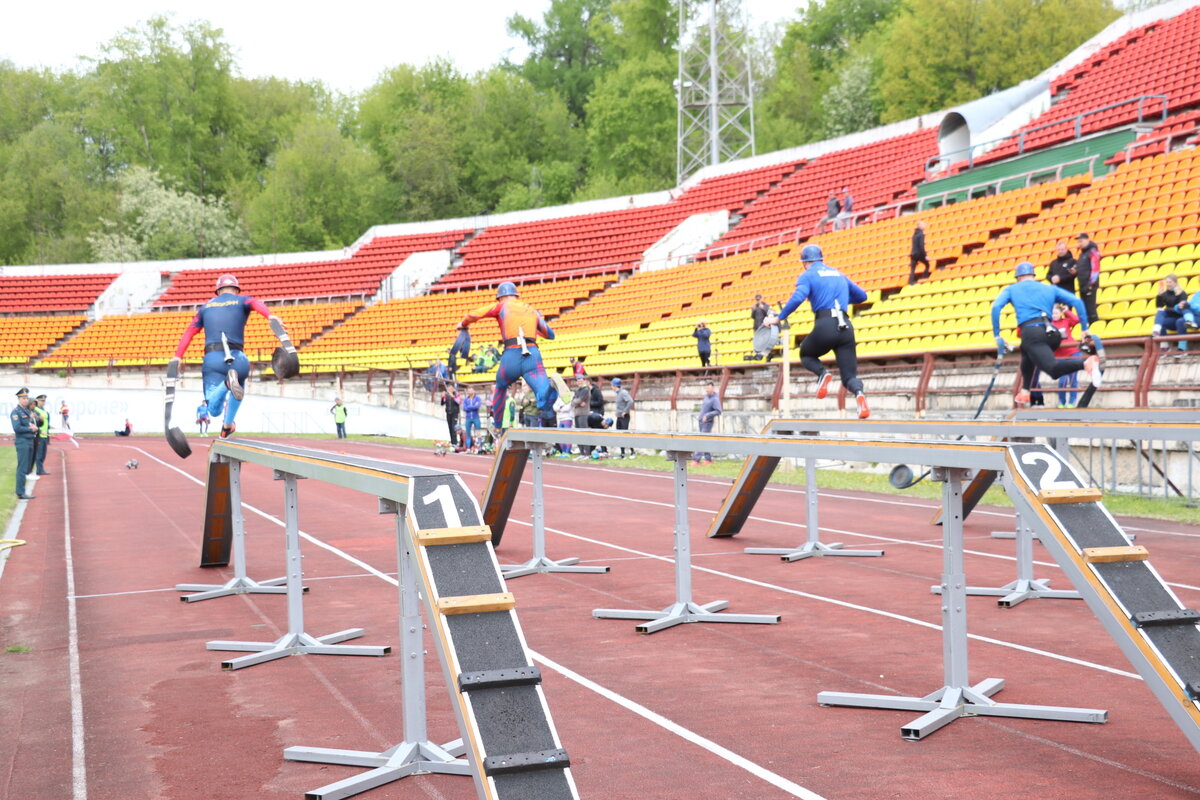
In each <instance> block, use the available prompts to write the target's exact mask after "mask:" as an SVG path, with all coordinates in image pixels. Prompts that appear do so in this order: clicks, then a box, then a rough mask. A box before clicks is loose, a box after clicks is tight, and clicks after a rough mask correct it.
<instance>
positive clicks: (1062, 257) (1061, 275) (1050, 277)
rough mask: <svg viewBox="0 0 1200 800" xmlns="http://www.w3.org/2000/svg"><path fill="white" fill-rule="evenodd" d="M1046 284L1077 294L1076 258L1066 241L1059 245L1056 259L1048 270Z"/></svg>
mask: <svg viewBox="0 0 1200 800" xmlns="http://www.w3.org/2000/svg"><path fill="white" fill-rule="evenodd" d="M1046 283H1052V284H1054V285H1055V286H1057V287H1059V288H1060V289H1066V290H1067V291H1068V292H1070V293H1071V294H1075V256H1073V255H1071V249H1070V248H1069V247H1067V243H1066V242H1064V241H1060V242H1059V243H1058V245H1057V250H1056V255H1055V258H1054V260H1053V261H1051V262H1050V266H1049V267H1047V268H1046Z"/></svg>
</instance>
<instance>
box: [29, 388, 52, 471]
mask: <svg viewBox="0 0 1200 800" xmlns="http://www.w3.org/2000/svg"><path fill="white" fill-rule="evenodd" d="M29 408H30V410H31V411H33V413H34V414H35V415H36V416H37V424H38V433H37V442H36V449H35V450H34V453H33V462H34V466H36V467H37V474H38V475H49V474H50V473H49V472H47V471H46V449H47V448H48V447H49V446H50V412H49V411H47V410H46V395H44V394H39V395H38V396H37V400H36V401H35V402H34V403H33V405H31V406H30V407H29Z"/></svg>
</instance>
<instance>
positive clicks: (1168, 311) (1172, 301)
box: [1154, 275, 1188, 353]
mask: <svg viewBox="0 0 1200 800" xmlns="http://www.w3.org/2000/svg"><path fill="white" fill-rule="evenodd" d="M1155 303H1156V305H1157V306H1158V313H1156V314H1155V315H1154V335H1155V336H1162V335H1164V334H1166V335H1170V334H1171V333H1172V332H1174V333H1187V318H1186V317H1185V316H1184V312H1185V311H1187V309H1188V293H1187V292H1185V291H1184V290H1183V287H1181V286H1180V285H1179V278H1177V277H1175V276H1174V275H1168V276H1167V277H1165V278H1163V279H1162V283H1160V284H1159V285H1158V297H1157V299H1156V301H1155ZM1169 349H1170V346H1169V345H1168V344H1167V343H1166V342H1163V343H1162V351H1163V352H1164V353H1165V352H1167V350H1169ZM1187 349H1188V343H1187V342H1186V341H1183V342H1180V343H1179V352H1181V353H1186V352H1187Z"/></svg>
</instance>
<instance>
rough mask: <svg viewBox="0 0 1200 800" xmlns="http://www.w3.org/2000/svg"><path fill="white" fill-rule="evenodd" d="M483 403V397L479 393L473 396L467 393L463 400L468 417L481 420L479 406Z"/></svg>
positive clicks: (463, 406)
mask: <svg viewBox="0 0 1200 800" xmlns="http://www.w3.org/2000/svg"><path fill="white" fill-rule="evenodd" d="M481 405H483V398H482V397H480V396H479V395H475V396H474V397H472V396H471V395H467V396H466V397H464V398H463V401H462V410H463V411H464V412H465V413H466V415H467V419H469V420H474V421H475V422H478V421H479V407H480V406H481Z"/></svg>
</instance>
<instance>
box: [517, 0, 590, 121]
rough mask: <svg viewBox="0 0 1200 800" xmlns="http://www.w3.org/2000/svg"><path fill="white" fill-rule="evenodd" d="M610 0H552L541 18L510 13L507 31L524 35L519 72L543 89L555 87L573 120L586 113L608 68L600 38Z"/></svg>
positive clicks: (581, 117) (518, 35)
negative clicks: (525, 52)
mask: <svg viewBox="0 0 1200 800" xmlns="http://www.w3.org/2000/svg"><path fill="white" fill-rule="evenodd" d="M611 5H612V0H551V2H550V8H549V9H547V10H546V13H545V14H544V15H543V17H542V23H541V24H538V23H537V22H536V21H534V20H531V19H529V18H528V17H524V16H521V15H520V14H514V15H513V16H512V17H510V18H509V19H508V32H509V35H511V36H516V37H518V38H520V39H524V40H525V43H526V44H527V45H528V46H529V51H530V52H529V57H528V58H526V59H525V62H524V63H523V64H521V65H520V66H519V70H520V73H521V74H522V75H524V76H525V78H526V79H527V80H528V81H529V82H530V83H532V84H533V85H534V86H535V87H536V88H538V89H540V90H542V91H554V92H557V93H558V94H559V96H561V97H562V98H563V99H564V100H565V101H566V103H567V108H569V109H570V110H571V113H572V114H574V115H575V118H576V119H579V120H583V119H585V117H586V115H587V104H588V99H589V98H590V97H591V94H592V86H593V85H594V84H595V82H596V80H597V79H598V78H599V77H600V76H601V75H602V74H603V73H604V72H605V71H606V70H607V69H608V67H609V66H610V64H609V57H608V56H607V55H606V54H605V52H604V49H603V46H602V42H601V37H602V36H603V35H604V33H605V32H606V31H608V30H610V27H609V25H610V23H609V22H608V13H609V7H610V6H611Z"/></svg>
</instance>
